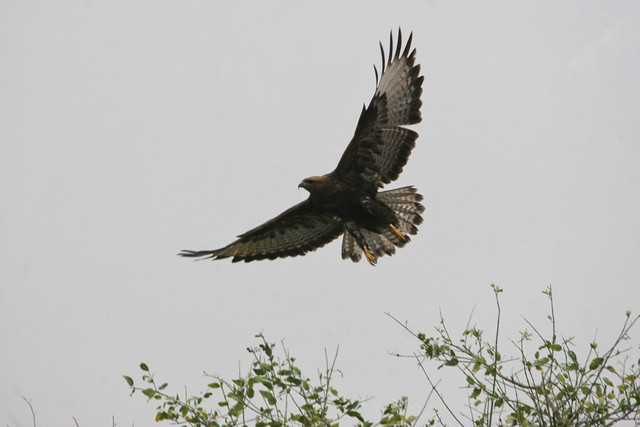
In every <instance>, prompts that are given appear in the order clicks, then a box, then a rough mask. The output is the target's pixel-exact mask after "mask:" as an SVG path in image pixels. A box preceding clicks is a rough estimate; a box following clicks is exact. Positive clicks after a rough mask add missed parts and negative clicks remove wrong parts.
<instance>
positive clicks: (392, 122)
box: [178, 30, 424, 265]
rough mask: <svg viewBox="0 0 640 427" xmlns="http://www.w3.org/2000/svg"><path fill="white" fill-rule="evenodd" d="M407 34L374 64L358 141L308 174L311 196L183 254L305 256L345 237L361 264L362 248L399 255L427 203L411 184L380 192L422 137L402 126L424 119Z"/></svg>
mask: <svg viewBox="0 0 640 427" xmlns="http://www.w3.org/2000/svg"><path fill="white" fill-rule="evenodd" d="M412 36H413V34H412V35H410V36H409V40H408V41H407V43H406V45H405V46H404V49H402V33H401V32H400V30H398V41H397V45H396V47H395V50H394V43H393V34H391V36H390V37H389V39H390V41H389V56H388V57H385V53H384V48H383V47H382V43H380V52H381V54H382V70H381V73H380V75H378V70H377V68H375V66H374V71H375V75H376V91H375V94H374V95H373V99H372V100H371V102H370V103H369V107H366V108H365V107H364V106H363V108H362V113H361V114H360V119H359V120H358V125H357V126H356V131H355V134H354V136H353V139H352V140H351V142H350V143H349V146H347V149H346V150H345V152H344V154H343V155H342V158H341V159H340V162H339V163H338V166H337V167H336V169H335V170H334V171H333V172H331V173H328V174H326V175H322V176H312V177H310V178H306V179H304V180H303V181H302V182H301V183H300V185H299V186H298V187H302V188H304V189H305V190H307V191H308V192H309V197H308V198H307V200H305V201H303V202H301V203H298V204H297V205H295V206H293V207H291V208H290V209H288V210H286V211H285V212H283V213H282V214H280V215H278V216H277V217H275V218H273V219H271V220H269V221H267V222H265V223H264V224H262V225H260V226H258V227H256V228H254V229H252V230H249V231H247V232H246V233H244V234H241V235H239V236H238V239H237V240H236V241H235V242H233V243H231V244H229V245H227V246H225V247H223V248H220V249H216V250H209V251H190V250H183V251H182V252H180V253H179V254H178V255H181V256H184V257H204V258H212V259H221V258H233V259H232V261H233V262H238V261H245V262H249V261H255V260H262V259H276V258H284V257H289V256H297V255H304V254H306V253H307V252H310V251H314V250H316V249H317V248H319V247H322V246H324V245H326V244H327V243H329V242H331V241H332V240H334V239H335V238H337V237H338V236H340V235H341V234H344V238H343V240H342V258H343V259H347V258H351V260H352V261H354V262H358V261H360V259H361V258H362V253H363V252H364V255H365V257H366V258H367V261H369V263H370V264H371V265H375V264H376V261H377V258H378V257H380V256H383V255H385V254H387V255H393V254H394V253H395V251H396V246H397V247H403V246H404V245H405V244H406V243H407V242H409V240H410V239H409V236H408V235H409V234H412V235H413V234H416V233H417V232H418V229H417V227H416V226H417V225H419V224H421V223H422V217H421V216H420V214H421V213H422V212H423V211H424V206H422V205H421V204H420V201H421V200H422V196H421V195H420V194H418V193H417V190H416V189H415V188H414V187H412V186H408V187H402V188H397V189H394V190H387V191H380V192H378V189H379V188H382V186H383V185H384V184H388V183H390V182H391V181H393V180H395V179H397V178H398V175H400V173H401V172H402V168H403V167H404V165H405V164H406V163H407V160H408V158H409V155H410V154H411V150H412V149H413V147H414V146H415V141H416V139H417V138H418V134H417V133H416V132H414V131H412V130H409V129H406V128H404V127H402V125H410V124H414V123H419V122H420V121H421V116H420V107H421V106H422V101H420V95H421V94H422V81H423V80H424V77H422V76H420V65H414V62H415V54H416V51H415V49H413V50H411V38H412Z"/></svg>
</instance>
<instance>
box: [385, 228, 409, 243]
mask: <svg viewBox="0 0 640 427" xmlns="http://www.w3.org/2000/svg"><path fill="white" fill-rule="evenodd" d="M389 227H391V230H393V233H394V234H395V235H396V236H398V239H400V240H402V241H403V242H406V241H407V236H405V235H404V234H402V233H401V232H400V231H399V230H398V229H397V228H395V227H394V226H393V224H389Z"/></svg>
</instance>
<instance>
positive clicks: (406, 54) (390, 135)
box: [332, 30, 424, 191]
mask: <svg viewBox="0 0 640 427" xmlns="http://www.w3.org/2000/svg"><path fill="white" fill-rule="evenodd" d="M412 36H413V34H411V35H410V36H409V40H408V41H407V44H406V46H405V47H404V50H402V33H401V32H400V30H398V44H397V46H396V48H395V52H394V49H393V34H391V36H390V42H389V57H388V58H385V53H384V49H383V47H382V44H380V52H381V53H382V73H381V75H380V79H379V80H378V70H377V69H376V68H375V67H374V69H375V72H376V86H377V87H376V92H375V94H374V95H373V99H372V100H371V103H370V104H369V107H368V108H364V107H363V108H362V113H361V114H360V119H359V120H358V126H357V127H356V132H355V134H354V136H353V139H352V140H351V142H350V143H349V146H348V147H347V149H346V150H345V152H344V154H343V155H342V158H341V159H340V162H339V163H338V166H337V168H336V169H335V170H334V171H333V172H332V173H333V174H334V175H335V176H338V177H340V178H341V179H343V180H345V181H349V182H352V183H354V184H357V185H359V186H360V187H361V188H365V189H367V190H370V191H375V190H376V189H377V188H380V187H382V186H383V185H384V184H388V183H389V182H391V181H393V180H395V179H397V178H398V176H399V175H400V172H402V168H403V167H404V165H405V164H406V163H407V160H408V159H409V155H410V154H411V150H412V149H413V147H414V146H415V141H416V138H418V134H417V133H416V132H414V131H412V130H409V129H406V128H403V127H402V126H401V125H409V124H414V123H419V122H420V121H421V120H422V118H421V116H420V107H421V106H422V101H420V95H421V94H422V81H423V80H424V77H422V76H419V74H420V65H414V63H415V54H416V51H415V49H413V50H411V39H412ZM401 50H402V52H401Z"/></svg>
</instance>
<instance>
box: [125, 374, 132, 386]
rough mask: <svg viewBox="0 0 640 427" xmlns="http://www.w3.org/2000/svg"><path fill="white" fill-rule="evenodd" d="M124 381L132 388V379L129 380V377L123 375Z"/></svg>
mask: <svg viewBox="0 0 640 427" xmlns="http://www.w3.org/2000/svg"><path fill="white" fill-rule="evenodd" d="M123 377H124V379H125V381H126V382H127V384H129V387H133V379H131V377H128V376H126V375H123Z"/></svg>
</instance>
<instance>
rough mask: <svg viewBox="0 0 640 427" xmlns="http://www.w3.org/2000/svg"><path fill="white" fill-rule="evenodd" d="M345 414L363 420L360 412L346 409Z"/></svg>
mask: <svg viewBox="0 0 640 427" xmlns="http://www.w3.org/2000/svg"><path fill="white" fill-rule="evenodd" d="M347 415H349V416H350V417H354V418H357V419H358V420H359V421H360V422H361V423H363V422H364V418H362V415H360V413H359V412H357V411H347Z"/></svg>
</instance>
